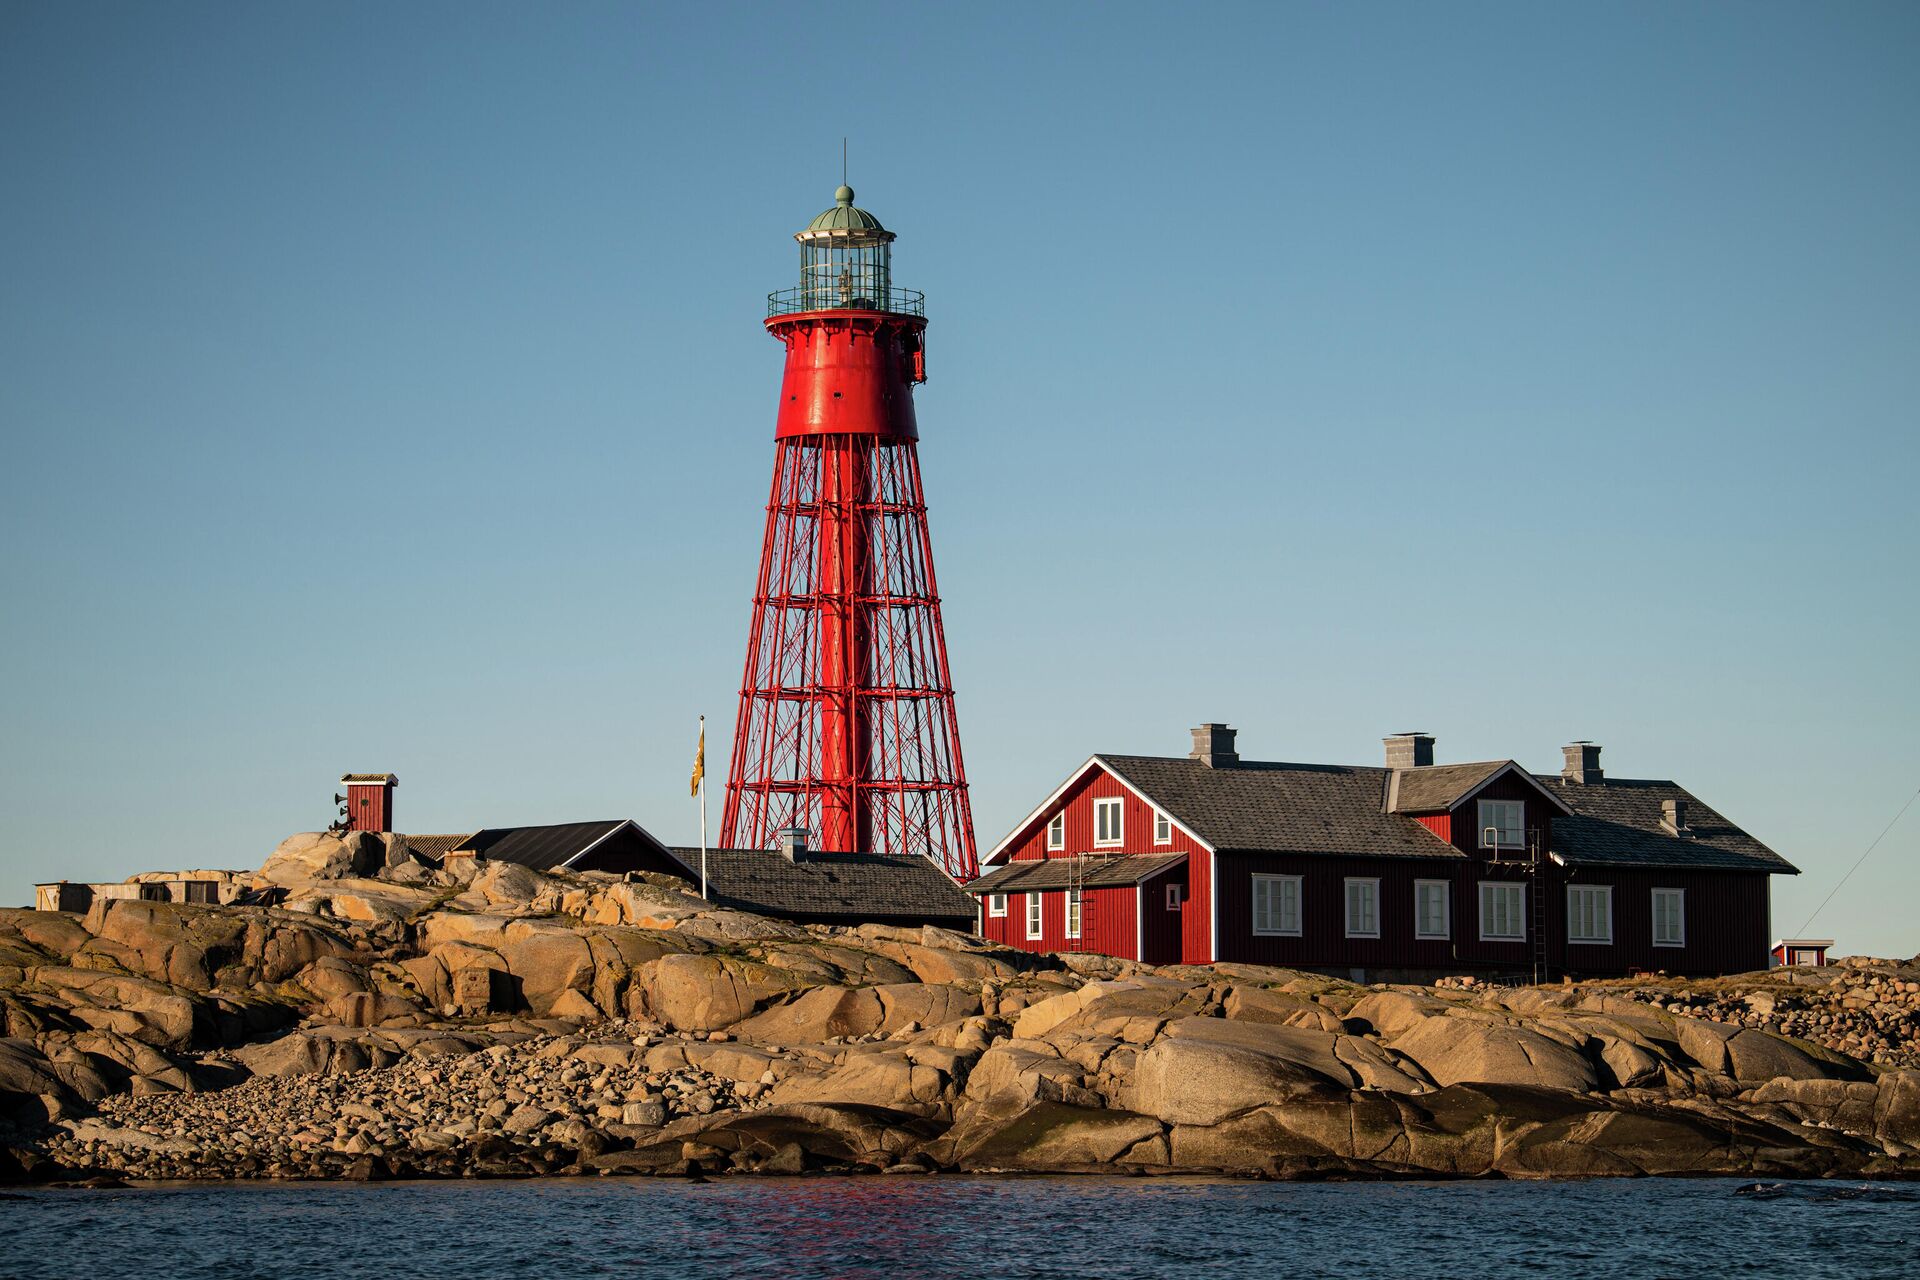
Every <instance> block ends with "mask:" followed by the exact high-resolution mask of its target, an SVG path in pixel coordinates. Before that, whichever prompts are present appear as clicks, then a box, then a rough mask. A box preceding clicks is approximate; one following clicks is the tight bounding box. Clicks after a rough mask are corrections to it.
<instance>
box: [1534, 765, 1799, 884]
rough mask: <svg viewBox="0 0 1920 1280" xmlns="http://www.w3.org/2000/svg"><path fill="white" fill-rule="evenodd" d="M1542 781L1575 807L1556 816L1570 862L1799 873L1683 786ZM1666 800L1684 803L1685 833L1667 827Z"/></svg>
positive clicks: (1556, 847) (1558, 844) (1561, 849)
mask: <svg viewBox="0 0 1920 1280" xmlns="http://www.w3.org/2000/svg"><path fill="white" fill-rule="evenodd" d="M1538 781H1539V782H1540V784H1541V785H1542V786H1544V787H1545V788H1547V790H1549V791H1551V792H1553V794H1555V795H1557V796H1559V797H1560V799H1561V800H1562V801H1563V802H1565V804H1566V805H1567V807H1568V808H1570V809H1572V810H1573V814H1574V816H1573V817H1571V818H1569V817H1565V816H1563V815H1555V817H1554V819H1553V851H1554V852H1555V853H1557V854H1559V855H1560V856H1561V857H1563V858H1565V859H1567V861H1569V862H1579V863H1586V864H1589V865H1598V866H1618V867H1699V868H1702V869H1707V870H1714V869H1721V870H1728V871H1772V872H1776V873H1779V874H1781V875H1799V874H1800V869H1799V868H1798V867H1796V866H1794V865H1793V864H1792V863H1791V862H1788V861H1787V860H1786V859H1785V858H1783V857H1781V856H1780V855H1779V854H1777V853H1775V852H1774V851H1773V850H1771V849H1769V848H1767V846H1766V845H1764V844H1761V843H1760V842H1759V841H1758V840H1756V839H1754V838H1753V837H1752V836H1750V835H1748V834H1747V833H1746V832H1745V831H1742V830H1741V829H1740V828H1739V827H1736V826H1734V825H1733V824H1732V823H1731V822H1728V821H1727V820H1726V819H1725V818H1723V817H1721V816H1720V814H1719V813H1718V812H1716V811H1715V810H1713V809H1710V808H1708V807H1707V806H1706V805H1704V804H1702V803H1701V802H1700V801H1699V800H1697V799H1695V798H1694V797H1693V795H1692V794H1691V793H1690V792H1688V791H1687V790H1686V788H1684V787H1682V786H1680V785H1679V784H1678V783H1674V782H1660V781H1653V780H1646V779H1634V778H1613V777H1609V778H1606V779H1603V780H1602V781H1600V782H1592V783H1578V782H1569V781H1567V780H1566V779H1564V778H1562V777H1560V776H1559V775H1558V774H1545V775H1539V777H1538ZM1663 800H1683V801H1685V802H1686V806H1687V832H1686V834H1685V835H1683V836H1682V835H1673V834H1671V833H1669V832H1668V831H1667V830H1666V828H1665V827H1663V826H1662V825H1661V802H1662V801H1663Z"/></svg>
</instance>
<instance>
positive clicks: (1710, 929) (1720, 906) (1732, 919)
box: [1547, 866, 1773, 978]
mask: <svg viewBox="0 0 1920 1280" xmlns="http://www.w3.org/2000/svg"><path fill="white" fill-rule="evenodd" d="M1555 871H1556V872H1557V873H1558V874H1557V876H1556V878H1555V881H1554V883H1553V890H1552V892H1551V893H1550V894H1549V895H1548V900H1547V913H1548V918H1549V922H1550V924H1549V933H1548V935H1547V936H1548V937H1549V938H1550V939H1553V940H1554V941H1555V942H1556V943H1558V945H1557V946H1554V947H1552V948H1551V949H1550V959H1551V960H1552V962H1553V965H1554V969H1555V976H1556V977H1557V976H1559V974H1561V973H1571V974H1572V975H1573V976H1574V977H1576V978H1578V977H1584V976H1597V975H1605V974H1618V973H1628V972H1631V971H1633V970H1635V969H1646V970H1658V969H1664V970H1666V971H1667V972H1668V973H1678V974H1686V975H1689V976H1696V977H1697V976H1706V975H1712V974H1720V973H1746V972H1748V971H1750V970H1754V969H1764V968H1766V967H1767V960H1768V958H1769V955H1770V952H1771V950H1772V947H1771V943H1772V941H1773V940H1772V938H1771V936H1770V933H1771V931H1770V930H1769V928H1768V920H1767V876H1766V873H1764V872H1759V871H1667V870H1643V869H1641V868H1638V867H1578V866H1576V867H1568V868H1566V869H1564V870H1562V869H1560V868H1557V867H1556V868H1555ZM1570 884H1571V885H1594V886H1600V885H1605V886H1607V887H1609V888H1611V889H1612V890H1613V942H1612V943H1611V944H1602V943H1589V942H1560V941H1559V940H1561V939H1564V938H1566V936H1567V886H1568V885H1570ZM1655 889H1680V890H1683V891H1684V892H1685V893H1686V898H1685V907H1684V918H1685V925H1686V927H1685V935H1686V945H1684V946H1680V947H1656V946H1654V945H1653V891H1654V890H1655Z"/></svg>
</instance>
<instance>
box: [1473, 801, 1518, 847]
mask: <svg viewBox="0 0 1920 1280" xmlns="http://www.w3.org/2000/svg"><path fill="white" fill-rule="evenodd" d="M1526 819H1527V806H1526V805H1524V804H1522V803H1520V801H1518V800H1482V801H1481V802H1480V828H1479V832H1480V835H1479V841H1480V847H1481V848H1482V849H1524V848H1526V847H1527V833H1526V828H1525V825H1524V824H1525V823H1526Z"/></svg>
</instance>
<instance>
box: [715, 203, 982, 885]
mask: <svg viewBox="0 0 1920 1280" xmlns="http://www.w3.org/2000/svg"><path fill="white" fill-rule="evenodd" d="M794 239H796V240H798V241H799V242H800V284H799V286H798V287H797V288H793V289H786V290H782V291H781V292H779V293H775V294H772V295H771V296H769V297H768V299H767V331H768V332H769V333H771V334H772V335H773V336H774V337H775V338H778V339H779V340H780V342H781V343H782V344H783V345H784V346H785V347H786V349H787V368H786V373H785V375H784V376H783V377H782V379H781V382H780V414H779V419H778V423H777V425H776V427H775V429H774V460H773V493H772V496H771V497H769V498H768V500H767V532H766V540H765V542H764V544H763V545H762V547H761V552H760V578H759V584H758V586H756V587H755V589H754V595H753V626H752V628H751V630H750V631H749V632H748V634H747V668H746V675H745V677H744V679H743V681H742V684H741V689H740V717H739V720H738V722H737V724H736V726H735V728H734V735H733V766H732V770H731V772H730V774H729V777H728V780H727V804H726V809H725V812H724V814H723V816H722V818H721V823H720V840H721V843H722V844H725V845H729V846H732V847H734V848H769V847H771V846H772V845H773V844H774V843H775V841H776V839H777V833H778V832H779V831H780V830H781V829H782V828H786V827H803V828H806V829H807V830H808V832H809V833H810V834H811V836H812V837H813V838H814V839H815V840H817V841H818V846H819V847H820V848H822V849H830V850H841V851H851V850H861V851H874V852H880V853H910V854H918V855H922V856H924V857H928V858H931V859H932V860H933V861H934V862H935V863H937V864H938V865H940V866H941V867H943V868H945V869H946V871H947V873H948V874H949V875H952V876H955V877H957V878H959V879H961V880H967V879H972V878H973V877H974V876H976V875H977V874H978V872H979V862H978V859H977V857H976V856H975V853H974V844H973V814H972V811H971V809H970V808H969V806H968V803H967V778H966V770H965V768H964V767H963V765H962V764H961V760H960V730H959V725H958V723H957V722H956V720H955V718H954V711H953V682H952V680H951V679H950V677H949V675H948V670H947V641H946V636H945V634H944V632H943V631H942V629H941V625H940V595H939V592H938V590H937V589H936V588H935V586H934V578H933V546H932V543H931V542H930V541H929V539H928V536H927V506H926V499H925V497H924V495H923V494H922V493H921V489H920V459H919V454H918V452H917V448H916V446H917V442H918V441H919V439H920V430H919V427H918V426H917V425H916V423H915V421H914V416H913V387H914V384H916V383H920V382H924V381H926V377H927V374H926V347H925V344H924V342H923V338H924V335H925V333H926V328H927V318H926V308H925V305H924V301H923V299H922V297H921V295H920V294H918V293H915V292H913V291H911V290H906V289H895V288H894V287H893V268H892V255H893V249H892V245H893V233H892V232H891V231H888V230H887V229H886V228H885V227H883V226H881V225H880V220H879V219H878V218H876V217H874V216H873V215H872V214H870V213H868V212H867V211H866V210H864V209H857V208H855V207H854V204H853V188H851V187H844V186H843V187H841V188H840V189H839V190H838V191H836V192H834V206H833V208H831V209H829V210H827V211H826V212H825V213H823V214H821V215H820V216H819V217H817V218H815V219H814V220H813V221H812V222H811V223H810V224H808V226H807V229H806V230H804V231H802V232H800V233H799V234H798V235H796V236H795V237H794Z"/></svg>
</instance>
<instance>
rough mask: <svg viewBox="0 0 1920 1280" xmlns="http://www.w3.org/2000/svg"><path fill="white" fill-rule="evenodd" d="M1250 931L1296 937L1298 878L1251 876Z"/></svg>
mask: <svg viewBox="0 0 1920 1280" xmlns="http://www.w3.org/2000/svg"><path fill="white" fill-rule="evenodd" d="M1253 931H1254V932H1255V933H1260V934H1267V935H1269V936H1274V935H1278V936H1281V937H1290V938H1297V937H1299V936H1300V877H1299V876H1255V877H1254V878H1253Z"/></svg>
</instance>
